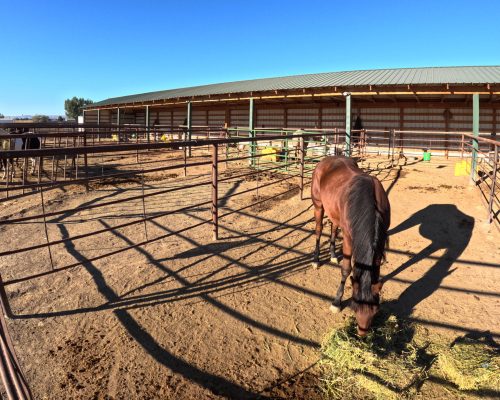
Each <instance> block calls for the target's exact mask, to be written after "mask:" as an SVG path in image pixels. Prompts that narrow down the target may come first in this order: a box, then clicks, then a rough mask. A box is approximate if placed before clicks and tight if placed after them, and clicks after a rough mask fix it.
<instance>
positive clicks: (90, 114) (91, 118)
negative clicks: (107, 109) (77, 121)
mask: <svg viewBox="0 0 500 400" xmlns="http://www.w3.org/2000/svg"><path fill="white" fill-rule="evenodd" d="M85 122H88V123H90V124H97V110H96V111H85Z"/></svg>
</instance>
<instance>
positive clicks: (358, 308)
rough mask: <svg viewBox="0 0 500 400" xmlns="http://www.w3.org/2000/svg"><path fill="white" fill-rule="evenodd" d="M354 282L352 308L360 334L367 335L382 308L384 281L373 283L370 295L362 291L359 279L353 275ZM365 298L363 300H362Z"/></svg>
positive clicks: (352, 280)
mask: <svg viewBox="0 0 500 400" xmlns="http://www.w3.org/2000/svg"><path fill="white" fill-rule="evenodd" d="M351 282H352V304H351V306H352V308H353V309H354V312H355V315H356V322H357V324H358V335H359V336H366V334H367V333H368V331H369V329H370V326H371V325H372V321H373V317H375V315H376V314H377V313H378V310H379V309H380V290H381V289H382V285H383V283H382V282H377V283H372V284H371V287H370V288H369V290H370V291H371V292H370V293H369V294H368V296H367V293H361V287H360V283H359V281H357V280H355V279H354V278H353V277H352V276H351ZM361 299H363V300H361Z"/></svg>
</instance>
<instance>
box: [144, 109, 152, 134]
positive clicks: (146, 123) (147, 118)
mask: <svg viewBox="0 0 500 400" xmlns="http://www.w3.org/2000/svg"><path fill="white" fill-rule="evenodd" d="M145 125H146V135H147V137H148V139H147V140H148V143H150V141H151V138H150V137H149V136H150V135H149V106H146V120H145Z"/></svg>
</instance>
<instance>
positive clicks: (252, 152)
mask: <svg viewBox="0 0 500 400" xmlns="http://www.w3.org/2000/svg"><path fill="white" fill-rule="evenodd" d="M248 136H249V137H250V138H251V139H252V138H255V136H256V135H255V130H254V101H253V97H252V98H250V100H249V104H248ZM256 150H257V143H256V142H255V141H254V140H251V141H250V166H252V167H254V168H255V153H256Z"/></svg>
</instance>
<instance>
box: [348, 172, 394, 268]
mask: <svg viewBox="0 0 500 400" xmlns="http://www.w3.org/2000/svg"><path fill="white" fill-rule="evenodd" d="M348 200H349V205H348V217H349V224H350V231H351V239H352V255H353V258H354V262H355V263H356V264H363V265H366V266H370V267H371V266H372V265H373V264H374V262H375V260H376V259H378V260H381V259H382V258H383V257H384V248H385V244H386V241H387V229H386V227H385V224H384V219H383V216H382V214H381V213H380V212H379V211H378V210H377V207H376V205H377V204H376V199H375V185H374V183H373V179H372V178H371V177H370V176H368V175H357V176H355V177H354V178H353V184H352V186H351V190H350V192H349V198H348Z"/></svg>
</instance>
